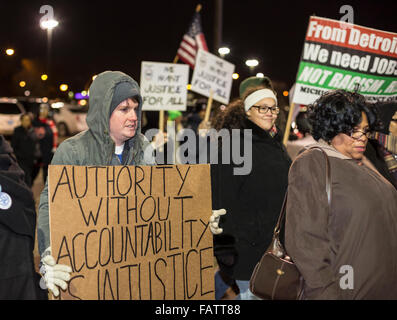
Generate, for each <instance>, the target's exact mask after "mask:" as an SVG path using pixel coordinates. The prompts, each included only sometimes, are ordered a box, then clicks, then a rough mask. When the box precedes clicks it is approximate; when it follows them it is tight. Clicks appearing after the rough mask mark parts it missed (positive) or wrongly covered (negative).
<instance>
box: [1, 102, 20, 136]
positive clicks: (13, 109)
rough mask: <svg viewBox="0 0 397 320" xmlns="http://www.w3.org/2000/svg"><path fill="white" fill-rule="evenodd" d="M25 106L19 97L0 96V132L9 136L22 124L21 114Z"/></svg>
mask: <svg viewBox="0 0 397 320" xmlns="http://www.w3.org/2000/svg"><path fill="white" fill-rule="evenodd" d="M23 113H25V108H24V107H23V106H22V104H21V103H19V102H18V101H17V99H12V98H0V134H2V135H4V136H6V137H9V136H11V135H12V134H13V132H14V129H15V128H16V127H18V126H19V125H21V115H22V114H23Z"/></svg>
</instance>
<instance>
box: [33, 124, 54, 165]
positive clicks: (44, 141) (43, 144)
mask: <svg viewBox="0 0 397 320" xmlns="http://www.w3.org/2000/svg"><path fill="white" fill-rule="evenodd" d="M32 125H33V127H34V128H44V130H45V135H44V137H43V138H41V139H40V140H39V144H40V151H41V157H42V162H43V163H44V164H50V163H51V160H52V156H53V153H52V148H53V141H54V140H53V139H54V134H53V132H52V129H51V128H50V126H49V125H48V124H46V123H42V122H41V121H40V120H39V119H37V118H36V119H35V120H33V123H32Z"/></svg>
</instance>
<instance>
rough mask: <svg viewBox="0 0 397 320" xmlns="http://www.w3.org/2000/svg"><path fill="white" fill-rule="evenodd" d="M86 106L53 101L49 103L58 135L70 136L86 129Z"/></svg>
mask: <svg viewBox="0 0 397 320" xmlns="http://www.w3.org/2000/svg"><path fill="white" fill-rule="evenodd" d="M87 112H88V106H84V107H82V106H80V105H73V104H67V103H63V102H55V103H52V104H51V113H52V117H53V118H54V121H55V123H56V125H57V129H58V135H59V136H60V137H65V136H71V135H75V134H76V133H79V132H81V131H84V130H86V129H88V126H87V123H86V121H85V120H86V117H87Z"/></svg>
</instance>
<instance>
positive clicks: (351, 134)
mask: <svg viewBox="0 0 397 320" xmlns="http://www.w3.org/2000/svg"><path fill="white" fill-rule="evenodd" d="M357 132H360V133H361V135H360V136H359V137H353V135H354V134H355V133H357ZM371 133H372V132H371V130H366V131H362V130H355V129H353V130H351V131H350V132H348V133H347V135H348V136H349V137H350V138H352V139H354V140H360V139H361V138H362V137H363V136H365V137H366V138H367V139H369V138H370V137H371Z"/></svg>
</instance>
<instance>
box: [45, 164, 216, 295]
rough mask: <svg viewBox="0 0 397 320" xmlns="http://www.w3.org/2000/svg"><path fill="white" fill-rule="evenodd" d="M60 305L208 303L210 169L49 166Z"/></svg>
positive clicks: (210, 281)
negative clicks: (66, 277) (64, 279)
mask: <svg viewBox="0 0 397 320" xmlns="http://www.w3.org/2000/svg"><path fill="white" fill-rule="evenodd" d="M48 202H49V210H50V231H51V248H52V255H53V256H54V258H55V259H56V261H57V263H60V264H66V265H69V266H70V267H71V268H72V269H73V273H72V278H71V280H70V282H69V286H68V289H67V291H62V292H61V296H60V299H83V300H85V299H98V300H108V299H120V300H124V299H127V300H128V299H132V300H151V299H153V300H183V299H186V300H189V299H214V268H213V263H214V255H213V242H212V234H211V231H210V229H209V218H210V216H211V188H210V171H209V165H178V166H109V167H106V166H93V167H86V166H70V165H68V166H63V165H57V166H50V168H49V198H48Z"/></svg>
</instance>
